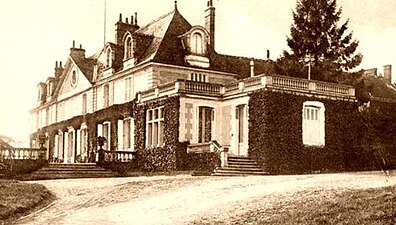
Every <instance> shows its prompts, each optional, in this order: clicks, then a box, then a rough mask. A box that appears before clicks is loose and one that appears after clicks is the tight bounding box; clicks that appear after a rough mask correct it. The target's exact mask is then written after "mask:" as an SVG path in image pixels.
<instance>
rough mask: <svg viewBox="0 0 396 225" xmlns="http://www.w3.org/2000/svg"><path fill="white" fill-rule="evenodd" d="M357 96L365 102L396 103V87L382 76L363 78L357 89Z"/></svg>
mask: <svg viewBox="0 0 396 225" xmlns="http://www.w3.org/2000/svg"><path fill="white" fill-rule="evenodd" d="M356 95H357V97H358V98H360V99H362V100H363V101H368V100H370V99H377V100H384V101H387V100H388V101H396V86H395V85H393V84H389V83H388V82H387V81H386V79H385V78H384V77H381V76H372V75H371V76H367V75H366V76H363V77H362V80H361V82H360V83H359V84H358V86H357V87H356Z"/></svg>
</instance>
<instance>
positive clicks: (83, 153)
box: [80, 128, 88, 162]
mask: <svg viewBox="0 0 396 225" xmlns="http://www.w3.org/2000/svg"><path fill="white" fill-rule="evenodd" d="M87 143H88V132H87V129H86V128H83V129H81V136H80V146H81V147H80V148H81V157H82V160H83V162H86V160H87V158H88V146H87Z"/></svg>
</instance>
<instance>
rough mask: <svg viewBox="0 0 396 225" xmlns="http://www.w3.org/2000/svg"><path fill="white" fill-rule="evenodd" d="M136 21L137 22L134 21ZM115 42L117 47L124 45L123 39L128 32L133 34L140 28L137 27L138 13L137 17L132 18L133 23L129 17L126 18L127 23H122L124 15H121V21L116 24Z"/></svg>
mask: <svg viewBox="0 0 396 225" xmlns="http://www.w3.org/2000/svg"><path fill="white" fill-rule="evenodd" d="M134 20H135V21H134ZM115 26H116V30H115V41H116V44H117V45H124V43H123V42H122V41H123V40H122V38H123V37H124V35H125V33H126V32H127V31H129V32H131V33H133V32H135V31H136V30H137V29H139V26H138V25H137V13H135V17H133V16H131V21H128V17H127V18H125V22H123V21H122V14H121V13H120V19H119V20H118V21H117V23H116V24H115Z"/></svg>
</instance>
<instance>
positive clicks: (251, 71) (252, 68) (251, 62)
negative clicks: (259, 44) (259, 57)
mask: <svg viewBox="0 0 396 225" xmlns="http://www.w3.org/2000/svg"><path fill="white" fill-rule="evenodd" d="M250 77H254V59H253V58H252V59H251V60H250Z"/></svg>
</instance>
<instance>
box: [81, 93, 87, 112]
mask: <svg viewBox="0 0 396 225" xmlns="http://www.w3.org/2000/svg"><path fill="white" fill-rule="evenodd" d="M86 113H87V94H83V95H82V114H86Z"/></svg>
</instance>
